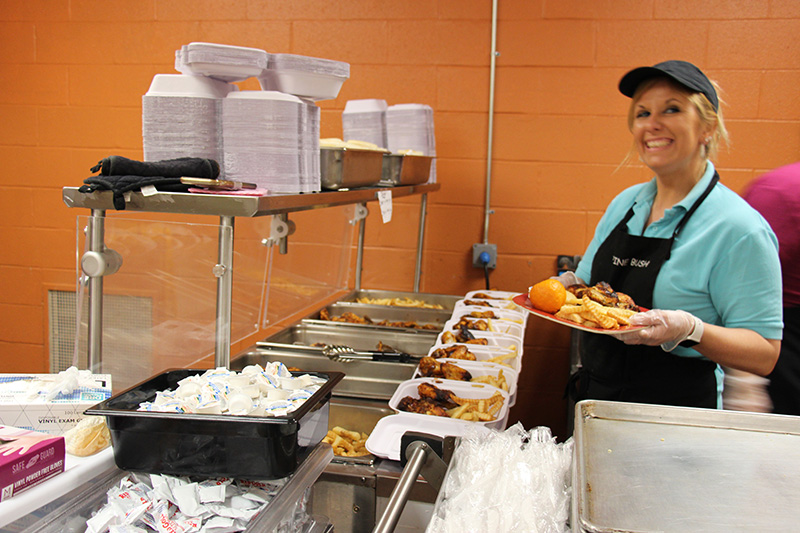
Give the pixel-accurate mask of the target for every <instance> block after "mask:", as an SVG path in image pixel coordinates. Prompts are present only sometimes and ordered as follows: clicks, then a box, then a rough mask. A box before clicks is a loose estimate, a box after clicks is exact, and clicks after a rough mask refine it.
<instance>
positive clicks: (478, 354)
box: [428, 337, 522, 372]
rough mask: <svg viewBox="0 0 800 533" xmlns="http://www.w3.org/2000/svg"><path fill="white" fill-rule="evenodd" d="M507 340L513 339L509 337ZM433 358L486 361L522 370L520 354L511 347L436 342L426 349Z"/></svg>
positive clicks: (517, 370) (518, 370)
mask: <svg viewBox="0 0 800 533" xmlns="http://www.w3.org/2000/svg"><path fill="white" fill-rule="evenodd" d="M507 339H508V340H510V341H513V339H511V337H507ZM428 356H430V357H432V358H434V359H453V360H458V361H476V362H479V363H482V362H487V363H494V364H498V365H501V366H506V367H508V368H510V369H512V370H514V371H515V372H520V371H521V370H522V355H521V354H520V353H519V352H518V351H517V350H516V349H513V348H505V347H500V346H484V345H481V344H463V343H451V344H440V343H436V344H434V345H433V346H431V349H430V350H428Z"/></svg>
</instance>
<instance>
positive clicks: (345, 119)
mask: <svg viewBox="0 0 800 533" xmlns="http://www.w3.org/2000/svg"><path fill="white" fill-rule="evenodd" d="M387 108H388V106H387V104H386V100H377V99H363V100H348V101H347V103H346V104H345V106H344V111H343V112H342V139H344V140H345V141H366V142H371V143H372V144H375V145H377V146H380V147H381V148H388V147H389V143H388V140H387V137H386V109H387Z"/></svg>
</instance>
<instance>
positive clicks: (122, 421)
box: [85, 369, 344, 479]
mask: <svg viewBox="0 0 800 533" xmlns="http://www.w3.org/2000/svg"><path fill="white" fill-rule="evenodd" d="M204 372H205V370H202V369H180V370H167V371H165V372H163V373H161V374H158V375H156V376H153V377H151V378H150V379H148V380H146V381H144V382H142V383H140V384H138V385H134V386H133V387H131V388H130V389H128V390H126V391H124V392H121V393H119V394H117V395H115V396H112V397H111V398H109V399H107V400H105V401H103V402H100V403H99V404H97V405H95V406H94V407H91V408H89V409H87V410H86V411H85V413H86V414H88V415H98V416H104V417H106V424H107V425H108V429H109V430H110V432H111V443H112V446H113V448H114V462H115V463H116V465H117V467H118V468H120V469H122V470H132V471H137V472H147V473H152V474H171V475H198V476H205V477H233V478H244V479H274V478H281V477H286V476H288V475H290V474H291V473H292V472H294V471H295V469H297V467H298V466H299V465H300V464H301V463H302V462H303V460H304V459H305V458H306V457H307V455H308V454H309V453H310V452H311V450H312V449H313V448H314V447H315V446H316V445H317V444H319V442H320V441H321V440H322V439H323V437H325V434H326V433H327V431H328V413H329V409H330V404H329V400H330V397H331V391H332V390H333V388H334V386H335V385H336V384H337V383H338V382H339V381H341V380H342V378H343V377H344V375H343V374H342V373H341V372H326V373H324V374H323V373H314V372H293V375H295V376H297V375H303V374H312V375H315V376H317V377H322V378H326V379H327V381H326V382H325V383H324V384H322V385H321V387H320V388H319V390H317V391H316V392H315V393H314V394H313V395H312V396H311V397H310V398H309V399H308V400H306V401H305V402H304V403H303V404H302V405H300V406H299V407H298V408H297V409H295V410H294V411H292V412H290V413H289V414H287V415H284V416H237V415H225V414H220V415H212V414H199V413H164V412H157V411H137V408H138V407H139V404H140V403H142V402H147V401H152V400H153V399H155V396H156V393H157V392H158V391H163V390H167V389H172V390H174V389H176V388H177V384H178V382H179V381H181V380H182V379H185V378H187V377H189V376H193V375H200V374H202V373H204Z"/></svg>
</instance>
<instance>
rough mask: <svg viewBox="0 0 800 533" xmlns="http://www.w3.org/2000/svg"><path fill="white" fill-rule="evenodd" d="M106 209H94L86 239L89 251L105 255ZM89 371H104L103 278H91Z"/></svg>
mask: <svg viewBox="0 0 800 533" xmlns="http://www.w3.org/2000/svg"><path fill="white" fill-rule="evenodd" d="M105 217H106V211H105V209H92V215H91V216H90V217H89V223H88V228H87V229H88V231H87V235H86V238H87V239H88V240H89V251H91V252H97V253H99V254H101V253H103V250H105V242H104V241H105ZM88 325H89V327H88V336H89V339H88V342H89V346H88V361H87V366H88V369H89V370H91V371H92V372H100V371H102V363H103V276H96V277H90V278H89V317H88Z"/></svg>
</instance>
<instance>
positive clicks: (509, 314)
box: [450, 300, 527, 331]
mask: <svg viewBox="0 0 800 533" xmlns="http://www.w3.org/2000/svg"><path fill="white" fill-rule="evenodd" d="M467 301H469V300H467ZM526 314H527V313H526ZM462 318H468V319H470V320H486V321H487V323H488V326H489V331H492V329H493V328H492V326H493V324H495V323H496V322H497V321H498V320H502V321H507V322H513V323H514V324H519V325H520V326H522V327H523V328H524V326H525V316H524V315H523V314H522V313H521V312H519V311H511V310H508V309H491V308H488V307H481V306H477V305H469V306H460V307H456V308H455V309H453V314H452V315H451V317H450V320H461V319H462Z"/></svg>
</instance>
